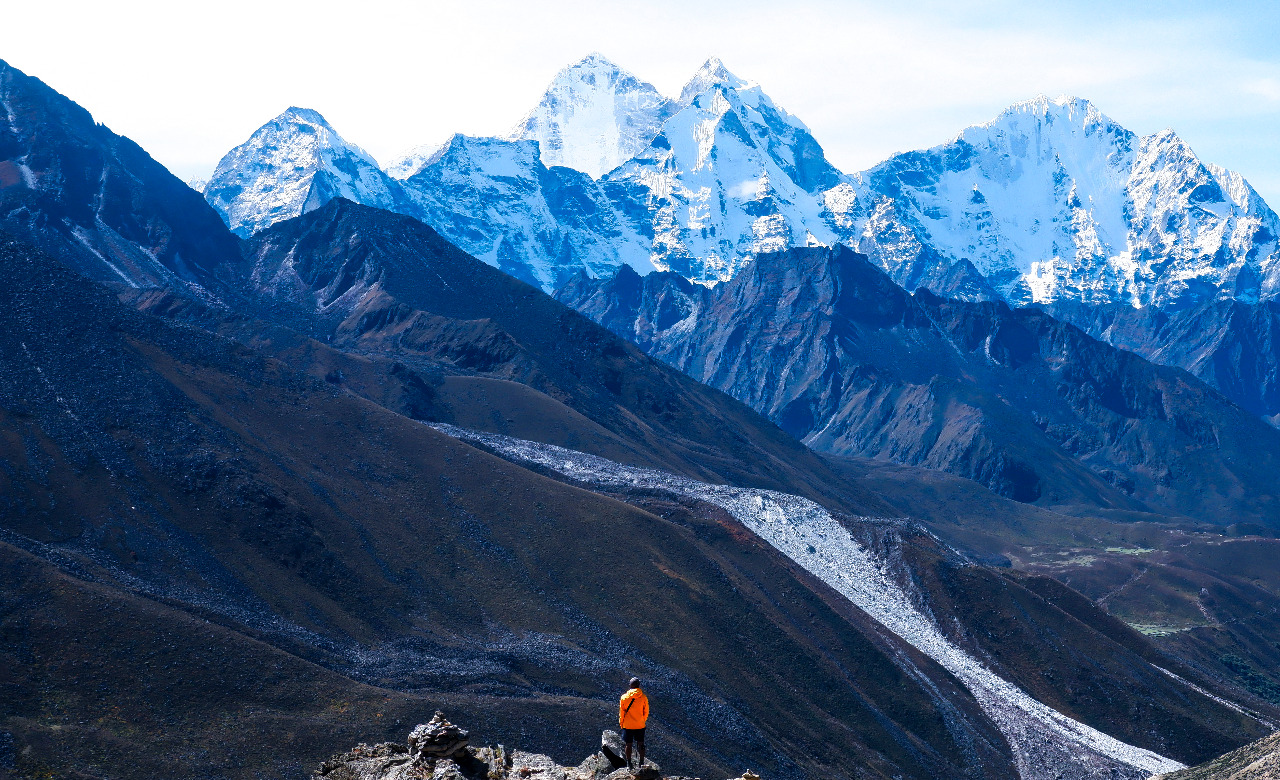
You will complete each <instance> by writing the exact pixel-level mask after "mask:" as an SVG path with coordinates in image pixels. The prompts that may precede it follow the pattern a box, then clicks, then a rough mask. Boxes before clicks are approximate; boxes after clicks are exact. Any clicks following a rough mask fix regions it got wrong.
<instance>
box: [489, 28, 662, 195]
mask: <svg viewBox="0 0 1280 780" xmlns="http://www.w3.org/2000/svg"><path fill="white" fill-rule="evenodd" d="M669 113H670V108H669V101H668V100H667V99H666V98H664V97H663V96H662V95H661V94H659V93H658V90H657V89H655V88H654V86H653V85H652V84H649V83H648V82H644V81H641V80H640V79H638V78H636V77H635V76H634V75H632V74H631V73H629V72H627V71H626V70H624V69H622V68H621V67H619V66H618V65H616V64H614V63H613V62H612V61H610V60H609V59H607V58H605V57H604V56H603V55H601V54H596V53H592V54H589V55H587V56H586V57H583V58H582V59H581V60H579V61H578V62H575V63H574V64H572V65H570V66H568V67H566V68H564V69H563V70H561V71H560V72H559V73H557V74H556V76H555V78H554V79H552V81H551V84H550V86H548V87H547V91H546V92H545V93H544V94H543V96H542V99H541V100H540V101H539V103H538V105H537V106H535V107H534V109H533V110H532V111H530V112H529V113H528V114H527V115H526V116H525V118H524V119H522V120H521V121H520V123H519V124H517V125H516V127H515V128H514V129H513V130H512V131H511V132H510V133H509V134H508V135H507V140H512V141H515V140H534V141H537V142H538V144H539V146H540V148H541V154H542V162H543V164H545V165H547V166H553V165H561V166H565V167H568V168H574V169H576V170H579V171H582V172H583V173H585V174H587V175H588V176H591V177H592V178H599V177H600V176H602V175H604V174H605V173H608V172H609V171H611V170H613V169H614V168H616V167H617V166H618V165H620V164H622V163H623V162H624V161H626V160H627V159H629V158H631V157H632V156H634V155H635V154H636V153H638V152H639V151H641V150H642V149H644V148H645V146H647V145H648V144H649V142H650V141H651V140H653V137H654V136H655V135H657V134H658V130H659V128H660V127H661V126H662V121H663V120H664V119H665V118H666V117H667V116H668V115H669Z"/></svg>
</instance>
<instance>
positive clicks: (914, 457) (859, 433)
mask: <svg viewBox="0 0 1280 780" xmlns="http://www.w3.org/2000/svg"><path fill="white" fill-rule="evenodd" d="M560 299H561V300H563V301H565V302H566V303H568V304H570V305H571V306H574V307H575V308H578V309H579V310H580V311H583V312H584V313H586V314H588V315H589V316H591V317H593V318H594V319H597V321H599V322H602V323H605V324H607V325H608V326H609V327H611V328H613V329H614V331H615V332H617V333H619V334H621V335H623V336H625V337H627V338H631V339H634V340H636V342H637V343H639V344H642V345H645V348H646V349H647V350H648V351H649V353H650V354H652V355H654V356H656V357H658V358H660V359H662V360H664V361H666V362H668V363H670V364H671V365H674V366H677V367H679V368H681V369H682V370H684V371H685V372H687V373H689V374H690V375H691V376H693V377H694V378H695V379H698V380H699V381H703V382H706V383H707V384H710V385H711V386H713V387H717V388H719V389H721V390H724V391H725V392H727V393H729V394H730V395H732V396H734V397H735V398H738V399H739V400H742V401H744V402H745V403H747V404H748V405H750V406H752V407H753V408H755V409H757V410H758V411H760V412H761V413H763V414H765V415H767V416H768V417H769V418H770V419H772V420H774V421H775V422H777V423H778V424H779V425H780V426H781V427H782V428H783V429H785V430H787V431H789V432H790V433H792V434H793V435H795V436H797V437H798V438H801V439H802V440H804V441H805V442H806V443H808V444H809V445H810V446H811V447H814V448H815V449H818V450H820V451H824V452H830V453H834V454H857V455H863V456H868V457H877V458H884V459H889V460H894V461H897V462H900V463H907V464H911V465H922V466H926V467H929V468H937V469H943V470H946V471H950V472H952V473H955V474H959V475H961V476H965V477H968V478H971V479H974V480H976V481H978V482H981V483H982V484H984V485H986V486H988V487H989V488H991V489H992V490H993V491H995V492H996V493H999V494H1001V495H1004V496H1008V497H1011V498H1015V499H1017V500H1020V501H1028V502H1040V503H1044V504H1059V505H1061V504H1073V503H1089V504H1093V505H1101V506H1110V507H1113V508H1117V509H1130V510H1135V509H1136V510H1150V509H1158V510H1159V511H1163V512H1173V513H1176V514H1186V515H1190V516H1192V517H1196V518H1199V519H1202V520H1204V521H1207V522H1218V521H1220V519H1221V518H1232V519H1233V520H1239V519H1242V518H1244V517H1250V518H1253V519H1254V520H1255V521H1261V522H1264V523H1265V524H1267V525H1271V526H1275V525H1276V524H1277V523H1278V522H1280V516H1277V515H1275V514H1274V512H1273V510H1272V509H1271V508H1270V507H1271V503H1272V500H1273V498H1272V497H1273V496H1274V493H1275V484H1276V483H1275V480H1274V477H1273V474H1274V473H1275V472H1274V471H1273V469H1274V468H1275V464H1277V463H1280V460H1278V459H1280V438H1278V437H1277V434H1276V432H1275V431H1274V430H1273V429H1271V428H1270V427H1269V426H1267V425H1265V424H1263V423H1262V422H1261V421H1260V420H1257V419H1256V418H1254V417H1252V416H1251V415H1249V414H1247V413H1246V412H1244V411H1243V410H1241V409H1239V408H1238V407H1236V406H1234V405H1233V404H1231V403H1230V402H1229V401H1228V400H1227V399H1226V398H1223V397H1222V396H1221V395H1219V394H1218V393H1216V392H1215V391H1213V390H1212V389H1210V388H1208V387H1206V386H1205V385H1203V384H1202V383H1200V382H1198V381H1196V380H1195V379H1193V378H1192V377H1190V376H1188V375H1186V374H1184V373H1182V372H1180V371H1178V370H1175V369H1169V368H1164V367H1161V366H1157V365H1153V364H1151V363H1148V362H1147V361H1145V360H1142V359H1141V358H1139V357H1137V356H1135V355H1133V354H1131V353H1128V352H1124V351H1121V350H1118V349H1116V348H1114V347H1111V346H1109V345H1107V344H1104V343H1101V342H1098V341H1095V340H1094V339H1092V338H1090V337H1089V336H1087V335H1086V334H1085V333H1083V332H1081V331H1080V330H1078V329H1076V328H1074V327H1072V326H1069V325H1064V324H1063V323H1061V322H1058V321H1056V320H1054V319H1053V318H1051V317H1050V316H1048V315H1046V314H1044V313H1042V312H1039V311H1035V310H1029V309H1028V310H1016V309H1010V308H1009V307H1008V306H1007V305H1005V304H1004V303H1003V302H998V301H997V302H983V303H971V302H964V301H952V300H946V299H942V298H938V297H937V296H935V295H933V294H931V293H929V292H926V291H921V292H918V293H916V294H915V295H911V294H909V293H907V292H906V291H904V290H903V289H902V288H900V287H898V286H897V285H895V284H894V283H893V281H892V280H891V279H890V278H889V277H888V276H887V275H886V274H885V273H884V272H883V271H881V270H880V269H879V268H877V267H875V265H874V264H873V263H872V262H871V261H870V260H869V259H868V258H867V257H865V256H863V255H859V254H857V253H855V252H853V251H852V250H849V249H845V248H838V249H834V250H832V249H793V250H790V251H788V252H780V253H773V254H764V255H760V256H759V257H758V258H757V259H756V260H755V262H754V263H753V264H751V265H750V266H748V267H747V268H746V269H744V270H743V271H742V272H741V273H739V274H738V276H736V277H735V278H734V279H733V280H732V281H730V282H727V283H724V284H722V285H720V286H718V287H716V288H715V289H713V290H711V291H709V292H701V291H699V290H698V289H697V288H696V287H694V286H692V285H690V284H689V283H688V282H687V281H685V280H684V279H681V278H678V277H677V276H676V275H674V274H670V273H667V274H654V275H651V276H650V277H649V278H648V279H645V280H643V281H641V280H639V279H637V278H635V275H634V274H632V273H630V272H628V271H626V270H623V271H620V272H619V273H618V275H617V276H616V277H614V279H612V280H589V279H586V278H585V277H579V278H578V279H577V280H575V281H574V283H573V284H571V285H570V286H567V287H566V288H565V289H564V290H563V291H562V292H561V294H560ZM1246 453H1247V455H1246ZM1264 463H1265V464H1270V465H1263V464H1264ZM1243 485H1247V486H1248V487H1247V488H1245V489H1244V490H1243V491H1240V486H1243Z"/></svg>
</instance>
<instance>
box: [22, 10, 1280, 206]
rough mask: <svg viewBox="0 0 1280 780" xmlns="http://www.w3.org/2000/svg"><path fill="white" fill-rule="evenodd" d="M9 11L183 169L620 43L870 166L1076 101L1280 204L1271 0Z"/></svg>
mask: <svg viewBox="0 0 1280 780" xmlns="http://www.w3.org/2000/svg"><path fill="white" fill-rule="evenodd" d="M4 19H5V28H6V34H5V35H4V36H3V42H2V43H0V58H3V59H5V60H7V61H8V62H9V63H10V64H12V65H14V66H16V67H18V68H20V69H22V70H23V71H25V72H27V73H29V74H31V75H33V76H37V77H39V78H40V79H42V80H44V81H45V82H46V83H48V84H49V85H51V86H52V87H54V88H55V89H57V90H59V91H60V92H62V93H63V94H65V95H67V96H69V97H71V98H72V99H73V100H75V101H77V102H78V103H80V104H81V105H82V106H84V107H85V108H87V109H89V110H90V111H91V112H92V113H93V115H94V117H95V118H96V119H97V120H98V121H99V122H102V123H104V124H106V125H108V126H109V127H111V128H112V129H113V130H115V131H116V132H119V133H122V134H124V135H127V136H129V137H130V138H133V139H134V140H135V141H137V142H138V143H140V144H141V145H142V146H143V147H144V148H145V149H147V151H149V152H150V153H151V154H152V155H153V156H154V157H156V158H157V159H158V160H160V161H161V162H162V163H164V164H165V165H167V166H168V167H169V168H170V169H171V170H173V171H174V172H175V173H177V174H178V175H179V176H182V177H183V178H191V177H195V176H204V175H207V174H208V173H209V172H210V171H212V169H213V166H214V165H215V164H216V163H217V161H218V158H219V157H221V156H222V154H223V153H225V152H226V151H227V150H228V149H230V148H231V147H233V146H235V145H236V144H239V143H240V142H242V141H244V140H245V139H246V138H247V137H248V136H249V134H250V133H252V132H253V131H254V130H255V129H256V128H257V127H258V126H259V125H261V124H263V123H264V122H266V121H267V120H269V119H271V118H272V117H273V116H275V115H276V114H278V113H279V112H280V111H282V110H284V109H285V108H286V107H288V106H290V105H298V106H304V107H308V108H314V109H316V110H318V111H320V112H321V113H322V114H324V115H325V117H326V118H328V119H329V121H330V122H331V123H332V124H333V125H334V126H335V127H336V128H337V129H338V131H339V132H340V133H342V135H343V136H344V137H346V138H347V139H348V140H349V141H353V142H355V143H358V144H360V145H361V146H364V147H365V148H366V149H368V150H369V151H370V152H371V153H372V154H373V155H374V156H375V157H377V158H378V159H379V160H382V161H386V160H388V159H390V158H391V157H394V156H395V155H396V154H398V153H399V152H401V151H403V150H405V149H406V148H408V147H411V146H415V145H418V144H423V143H437V142H439V141H442V140H444V139H445V138H446V137H447V136H448V135H449V134H450V133H453V132H463V133H469V134H472V135H492V134H497V133H501V132H504V131H506V130H507V129H509V128H510V127H511V126H512V125H514V124H515V123H516V121H517V120H519V119H520V117H521V116H522V115H523V114H524V113H525V112H526V111H527V110H528V109H529V108H530V107H532V106H533V104H534V103H535V102H536V101H537V100H538V98H539V96H540V95H541V93H542V91H543V89H544V88H545V87H546V85H547V83H548V82H549V81H550V80H551V78H552V76H554V75H555V73H556V71H557V70H559V69H560V68H561V67H563V66H564V65H567V64H568V63H570V62H572V61H575V60H577V59H579V58H580V57H582V56H584V55H585V54H587V53H589V52H592V51H599V52H601V53H602V54H604V55H605V56H607V57H609V58H610V59H613V60H614V61H615V62H617V63H618V64H620V65H622V66H623V67H625V68H627V69H629V70H631V71H632V72H633V73H635V74H636V75H637V76H639V77H640V78H642V79H645V80H648V81H651V82H652V83H653V84H654V85H655V86H657V87H658V89H659V90H661V91H662V92H664V93H665V94H668V95H675V94H677V93H678V92H679V89H680V86H681V85H682V84H683V82H684V81H685V80H686V79H687V78H688V77H689V76H690V75H692V73H693V72H694V70H696V69H697V67H698V66H699V65H700V64H701V63H702V62H703V61H704V60H705V59H706V58H707V57H708V56H710V55H716V56H719V57H721V58H722V59H723V60H724V61H725V64H726V65H727V66H728V67H729V69H730V70H732V71H734V72H735V73H737V74H738V75H739V76H742V77H744V78H749V79H753V80H755V81H757V82H759V83H760V84H761V86H762V87H763V88H764V90H765V91H766V92H767V93H769V95H770V96H771V97H773V98H774V100H775V101H777V102H778V103H780V104H781V105H782V106H784V107H786V108H787V109H788V110H789V111H790V112H791V113H793V114H795V115H796V116H798V117H800V118H801V119H802V120H804V121H805V122H806V123H807V124H808V125H809V126H810V127H811V128H812V130H813V132H814V135H815V136H816V137H817V139H818V141H819V142H820V143H821V144H822V145H823V147H824V148H825V149H826V152H827V156H828V157H829V158H830V160H831V161H832V162H833V163H834V164H835V165H836V166H837V167H839V168H841V169H843V170H846V171H850V172H852V171H856V170H861V169H863V168H866V167H869V166H871V165H873V164H875V163H876V162H879V161H880V160H882V159H884V158H885V157H886V156H888V155H889V154H891V153H893V152H895V151H904V150H908V149H915V148H921V147H927V146H932V145H934V144H937V143H941V142H943V141H945V140H948V139H949V138H951V137H952V136H954V135H955V134H956V133H957V132H958V131H959V130H960V129H961V128H963V127H964V126H966V125H970V124H974V123H978V122H983V121H986V120H988V119H990V118H991V117H993V116H995V115H996V114H997V113H999V112H1000V111H1001V110H1002V109H1003V108H1004V107H1006V106H1007V105H1009V104H1011V103H1013V102H1015V101H1018V100H1023V99H1026V98H1029V97H1032V96H1034V95H1036V94H1037V93H1042V92H1043V93H1046V94H1048V95H1050V96H1054V95H1058V94H1063V93H1067V94H1074V95H1079V96H1081V97H1086V98H1089V99H1090V100H1092V101H1093V102H1094V103H1096V104H1097V105H1098V106H1099V108H1101V110H1102V111H1103V112H1104V113H1106V114H1109V115H1110V116H1111V117H1112V118H1113V119H1115V120H1117V121H1118V122H1120V123H1121V124H1123V125H1125V126H1126V127H1128V128H1129V129H1131V130H1133V131H1135V132H1138V133H1142V134H1146V133H1151V132H1154V131H1157V130H1160V129H1162V128H1164V127H1172V128H1174V129H1175V130H1176V131H1177V132H1178V133H1179V134H1180V135H1182V136H1183V137H1184V138H1185V139H1186V140H1187V141H1188V142H1189V143H1190V144H1191V146H1192V148H1194V149H1195V150H1196V151H1197V153H1198V154H1199V155H1200V157H1201V158H1202V159H1204V160H1207V161H1211V162H1216V163H1218V164H1220V165H1224V166H1226V167H1228V168H1232V169H1234V170H1238V171H1240V172H1241V173H1243V174H1244V175H1245V177H1246V178H1248V179H1249V180H1250V182H1252V183H1253V185H1254V186H1255V187H1256V188H1257V189H1258V190H1259V191H1260V192H1261V193H1262V194H1263V196H1264V197H1266V198H1267V200H1268V201H1269V202H1270V203H1271V204H1272V206H1273V207H1274V208H1280V2H1274V1H1273V0H1265V1H1262V2H1244V1H1242V2H1216V3H1214V2H1203V1H1202V0H1201V1H1199V2H1184V0H1165V2H1159V3H1154V2H1153V3H1145V2H1126V1H1125V0H1109V1H1099V0H1078V1H1077V2H1049V1H1044V0H1042V1H1041V2H1010V1H1008V0H977V1H975V2H962V1H961V0H950V1H949V2H931V1H928V2H910V0H896V1H895V2H861V1H860V0H844V1H841V0H787V1H786V2H778V0H768V1H765V0H731V1H728V2H726V1H724V0H700V1H699V2H690V0H650V1H649V2H641V1H640V0H631V1H630V2H611V1H608V0H603V1H602V0H597V1H596V2H577V1H575V0H564V1H563V2H536V1H535V0H523V1H515V2H512V1H510V0H461V1H457V0H442V1H441V2H404V1H402V0H364V2H360V3H354V2H352V3H333V2H324V1H323V0H321V1H317V2H277V1H275V0H222V1H221V2H216V3H209V2H172V0H166V1H165V2H150V1H148V0H116V2H102V1H101V0H96V1H95V2H60V1H59V0H42V1H41V2H15V3H11V4H9V7H7V8H6V9H5V11H4Z"/></svg>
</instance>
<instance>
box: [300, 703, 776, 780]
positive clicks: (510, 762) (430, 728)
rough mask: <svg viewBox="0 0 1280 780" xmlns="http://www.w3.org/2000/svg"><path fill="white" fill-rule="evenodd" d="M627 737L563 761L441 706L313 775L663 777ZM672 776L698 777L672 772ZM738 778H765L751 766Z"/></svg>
mask: <svg viewBox="0 0 1280 780" xmlns="http://www.w3.org/2000/svg"><path fill="white" fill-rule="evenodd" d="M621 750H622V738H621V737H620V736H619V735H618V733H617V732H616V731H605V732H604V733H603V734H601V735H600V749H599V750H597V751H596V752H595V753H592V754H591V755H589V756H587V757H586V758H585V759H583V761H582V763H580V764H578V765H577V766H561V765H560V764H557V763H556V762H555V761H554V760H553V759H551V758H550V757H549V756H545V755H542V754H540V753H526V752H524V751H522V750H509V749H507V748H506V747H505V746H503V745H498V746H497V747H481V748H475V747H471V746H469V745H467V732H466V731H465V730H463V729H460V728H458V727H457V726H455V725H454V724H452V723H450V722H449V721H448V720H446V719H445V717H444V713H442V712H436V714H435V717H433V718H432V719H431V722H430V723H424V724H419V725H418V726H417V727H416V728H414V730H413V731H411V732H410V733H409V740H408V744H407V745H404V744H400V743H398V742H383V743H381V744H378V745H366V744H363V743H362V744H359V745H356V746H355V747H354V748H352V749H351V750H349V751H347V752H346V753H342V754H341V755H337V756H334V757H333V758H331V759H329V760H328V761H325V762H324V763H323V764H321V765H320V766H319V768H317V769H316V771H315V772H314V773H313V774H312V778H313V780H409V779H410V778H431V780H663V777H664V776H663V774H662V772H661V769H660V768H659V766H658V765H657V764H655V763H654V762H652V761H645V762H644V764H643V765H642V766H637V767H627V766H625V763H624V762H623V760H622V759H620V758H618V757H617V754H618V752H620V751H621ZM667 780H697V778H681V777H671V778H667ZM736 780H760V776H759V775H757V774H755V773H754V772H751V771H748V772H746V773H745V774H744V775H743V776H742V777H741V778H737V779H736Z"/></svg>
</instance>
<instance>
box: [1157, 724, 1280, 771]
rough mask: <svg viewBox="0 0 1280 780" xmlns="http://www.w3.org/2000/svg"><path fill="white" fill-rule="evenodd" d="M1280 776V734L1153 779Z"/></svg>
mask: <svg viewBox="0 0 1280 780" xmlns="http://www.w3.org/2000/svg"><path fill="white" fill-rule="evenodd" d="M1276 777H1280V734H1272V735H1271V736H1269V737H1264V738H1262V739H1260V740H1258V741H1257V742H1250V743H1249V744H1248V745H1245V746H1244V747H1242V748H1240V749H1239V750H1233V751H1231V752H1230V753H1227V754H1226V755H1225V756H1221V757H1219V758H1216V759H1214V760H1213V761H1209V762H1208V763H1205V764H1200V765H1199V766H1193V767H1190V768H1188V769H1183V770H1182V771H1180V772H1173V773H1171V774H1166V775H1158V776H1156V777H1155V778H1152V780H1273V779H1274V778H1276Z"/></svg>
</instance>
